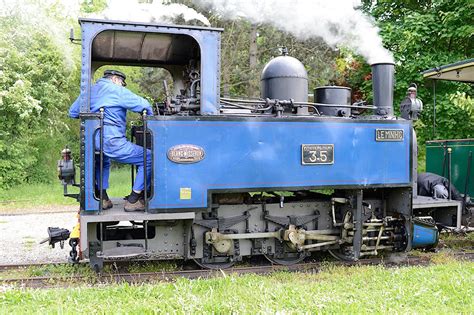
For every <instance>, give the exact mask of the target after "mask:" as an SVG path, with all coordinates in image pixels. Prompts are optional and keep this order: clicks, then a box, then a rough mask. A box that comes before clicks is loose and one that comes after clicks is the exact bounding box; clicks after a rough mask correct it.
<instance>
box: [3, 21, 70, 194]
mask: <svg viewBox="0 0 474 315" xmlns="http://www.w3.org/2000/svg"><path fill="white" fill-rule="evenodd" d="M58 43H59V42H58V41H57V39H56V38H54V37H53V34H52V33H48V32H43V31H42V30H41V29H39V28H38V27H37V25H35V24H32V23H25V20H23V18H22V16H21V15H18V16H17V15H15V14H12V15H11V16H2V17H0V71H1V76H0V91H1V92H0V130H1V131H0V156H1V159H0V189H5V188H8V187H12V186H13V185H15V184H19V183H21V182H25V181H44V180H48V179H49V178H51V177H52V175H53V174H54V173H53V172H51V170H52V169H53V167H54V164H53V165H41V164H40V165H39V164H38V162H42V161H44V157H50V156H51V154H52V152H54V151H52V150H53V149H59V144H58V143H57V142H55V141H54V140H55V137H56V136H58V135H62V136H63V137H64V136H65V135H64V130H66V131H67V130H68V129H69V127H68V123H66V122H65V117H66V114H65V113H66V111H65V108H67V106H68V104H69V103H70V99H71V93H72V92H73V91H75V90H76V88H75V84H76V82H74V81H75V80H74V79H75V78H77V75H76V73H75V71H76V68H75V67H74V65H71V64H68V61H70V59H69V58H66V57H65V55H64V54H63V49H62V47H59V46H58ZM40 144H43V146H41V145H40ZM45 144H47V145H45ZM50 162H51V161H50ZM45 175H46V177H45Z"/></svg>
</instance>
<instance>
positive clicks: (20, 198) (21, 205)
mask: <svg viewBox="0 0 474 315" xmlns="http://www.w3.org/2000/svg"><path fill="white" fill-rule="evenodd" d="M76 179H77V180H79V178H78V173H76ZM109 182H110V189H108V190H107V193H108V195H109V196H110V197H120V198H121V197H123V196H125V195H128V194H129V193H130V189H131V179H130V168H129V167H122V168H113V169H112V171H111V174H110V181H109ZM68 192H69V193H78V192H79V189H78V188H76V187H68ZM74 205H78V203H77V201H76V200H74V199H73V198H67V197H64V196H63V186H62V185H61V184H60V182H59V180H58V181H57V182H55V183H53V184H44V183H43V184H41V183H40V184H37V183H35V184H24V185H20V186H17V187H15V188H13V189H9V190H6V191H1V190H0V213H1V212H6V211H8V212H10V211H12V210H16V209H22V210H24V209H32V208H44V207H57V206H74Z"/></svg>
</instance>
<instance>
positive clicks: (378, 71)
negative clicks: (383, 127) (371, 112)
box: [371, 62, 395, 116]
mask: <svg viewBox="0 0 474 315" xmlns="http://www.w3.org/2000/svg"><path fill="white" fill-rule="evenodd" d="M371 67H372V91H373V94H374V105H375V106H376V107H377V109H376V110H375V113H376V114H377V115H380V116H393V87H394V73H395V64H393V63H389V62H384V63H374V64H372V65H371Z"/></svg>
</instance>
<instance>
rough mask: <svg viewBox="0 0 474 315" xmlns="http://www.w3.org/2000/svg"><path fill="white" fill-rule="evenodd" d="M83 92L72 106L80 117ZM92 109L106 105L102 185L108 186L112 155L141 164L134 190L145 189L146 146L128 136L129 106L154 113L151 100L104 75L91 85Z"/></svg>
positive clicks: (96, 143) (96, 142)
mask: <svg viewBox="0 0 474 315" xmlns="http://www.w3.org/2000/svg"><path fill="white" fill-rule="evenodd" d="M81 97H82V95H80V96H79V97H78V98H77V99H76V101H75V102H74V103H73V104H72V106H71V108H70V109H69V116H70V117H71V118H79V112H80V103H81ZM90 108H91V112H93V113H97V112H99V110H100V108H104V174H103V188H104V189H107V188H108V186H109V183H108V178H109V172H110V160H109V158H111V159H113V160H116V161H117V162H121V163H128V164H134V165H137V166H138V172H137V177H136V180H135V183H134V185H133V190H136V191H140V190H143V186H144V176H143V175H144V174H143V147H140V146H137V145H135V144H133V143H131V142H130V141H128V140H127V138H126V136H125V130H126V119H127V110H130V111H133V112H138V113H141V112H143V110H146V111H147V114H148V115H153V110H152V108H151V105H150V103H149V102H148V101H147V100H145V99H144V98H142V97H140V96H138V95H136V94H134V93H133V92H131V91H129V90H128V89H127V88H125V87H122V86H119V85H117V84H114V83H113V82H112V81H111V80H109V79H106V78H102V79H99V80H97V82H96V83H95V84H94V85H93V86H92V87H91V102H90ZM99 136H100V135H99V133H97V135H96V139H95V147H96V149H97V150H98V149H99ZM147 151H148V154H147V175H148V180H147V182H148V183H150V180H149V179H150V175H151V152H150V150H147ZM98 172H99V168H98V167H96V186H97V187H98V186H99V185H98V178H99V173H98Z"/></svg>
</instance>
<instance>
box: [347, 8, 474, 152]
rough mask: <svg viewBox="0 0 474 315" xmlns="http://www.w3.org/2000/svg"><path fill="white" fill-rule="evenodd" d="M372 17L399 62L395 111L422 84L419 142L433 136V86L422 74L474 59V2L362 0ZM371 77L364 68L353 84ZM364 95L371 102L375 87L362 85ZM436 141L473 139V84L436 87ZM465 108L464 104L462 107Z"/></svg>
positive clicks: (356, 74)
mask: <svg viewBox="0 0 474 315" xmlns="http://www.w3.org/2000/svg"><path fill="white" fill-rule="evenodd" d="M364 6H365V9H366V10H367V11H368V12H369V13H370V14H372V15H373V16H374V18H375V19H376V21H377V23H378V25H379V27H380V29H381V35H382V37H383V41H384V43H385V45H386V47H387V48H388V49H389V50H391V51H392V52H393V53H394V57H395V60H396V86H395V96H394V103H395V104H394V107H395V110H396V112H398V106H397V105H398V104H399V102H400V101H401V100H402V99H403V98H404V96H405V93H406V90H407V88H408V85H409V84H410V83H412V82H414V83H416V84H417V85H418V97H420V98H421V99H422V100H423V101H424V105H425V106H424V112H423V113H422V115H421V123H420V124H417V126H416V128H417V134H418V137H419V144H423V143H424V142H425V140H429V139H431V138H433V130H432V127H431V126H432V125H433V118H434V115H433V102H432V100H433V87H432V84H433V83H432V82H425V81H423V77H422V75H421V72H422V71H424V70H427V69H431V68H434V67H436V66H440V65H443V64H448V63H452V62H456V61H459V60H463V59H467V58H472V57H473V52H474V49H473V48H474V16H473V15H472V12H473V10H474V3H473V2H472V1H469V0H454V1H453V0H409V1H405V0H397V1H392V0H390V1H388V0H385V1H377V2H373V1H368V0H367V1H364ZM369 73H370V69H369V67H368V66H366V65H363V66H361V67H360V68H359V71H357V72H353V73H352V74H351V78H350V80H352V81H357V80H359V82H360V81H361V78H364V77H365V78H366V77H367V76H368V75H369ZM360 86H361V94H362V95H364V97H365V98H367V99H369V100H370V98H371V85H370V84H361V85H360ZM436 95H437V105H436V107H437V108H436V110H437V114H436V120H437V121H436V125H437V134H436V135H434V137H436V138H444V139H452V138H464V137H469V136H470V137H472V136H473V131H472V130H473V124H474V122H473V119H474V116H473V115H472V97H473V96H474V91H473V89H472V87H471V86H469V85H467V84H463V83H451V82H438V83H437V86H436ZM462 104H464V105H462Z"/></svg>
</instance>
